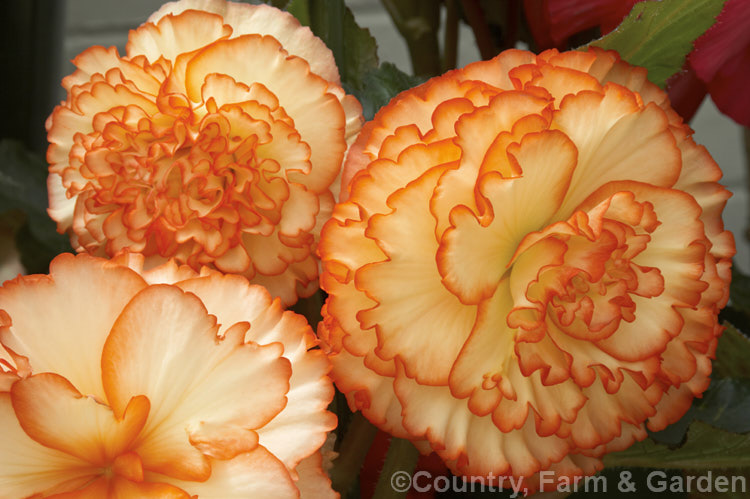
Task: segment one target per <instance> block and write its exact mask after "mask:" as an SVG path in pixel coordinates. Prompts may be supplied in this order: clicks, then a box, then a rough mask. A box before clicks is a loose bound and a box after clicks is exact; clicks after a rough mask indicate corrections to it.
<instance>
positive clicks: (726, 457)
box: [604, 421, 750, 471]
mask: <svg viewBox="0 0 750 499" xmlns="http://www.w3.org/2000/svg"><path fill="white" fill-rule="evenodd" d="M604 465H605V466H637V467H642V468H655V467H658V468H683V469H690V470H702V471H705V470H707V469H709V468H729V467H734V468H747V467H750V435H748V434H744V435H738V434H737V433H733V432H728V431H725V430H720V429H717V428H714V427H712V426H711V425H709V424H707V423H703V422H701V421H695V422H694V423H693V424H691V425H690V429H689V430H688V433H687V439H686V441H685V443H684V444H683V445H682V446H681V447H679V448H677V449H673V448H670V447H669V446H666V445H661V444H657V443H656V442H654V441H653V440H651V439H650V438H649V439H646V440H644V441H643V442H636V443H635V444H633V445H632V446H631V447H629V448H628V449H626V450H624V451H621V452H615V453H612V454H608V455H607V456H605V457H604Z"/></svg>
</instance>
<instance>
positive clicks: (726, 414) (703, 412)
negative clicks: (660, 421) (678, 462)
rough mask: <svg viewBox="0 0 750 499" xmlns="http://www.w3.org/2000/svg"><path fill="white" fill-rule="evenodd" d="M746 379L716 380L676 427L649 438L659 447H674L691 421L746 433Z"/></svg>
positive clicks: (749, 406)
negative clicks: (658, 443) (662, 444)
mask: <svg viewBox="0 0 750 499" xmlns="http://www.w3.org/2000/svg"><path fill="white" fill-rule="evenodd" d="M748 414H750V379H729V378H725V379H718V380H714V381H712V382H711V386H710V387H709V388H708V390H706V392H705V393H704V394H703V398H700V399H695V401H694V402H693V405H692V406H691V407H690V409H689V410H688V411H687V412H686V413H685V415H684V416H683V417H682V418H681V419H680V420H679V421H677V422H676V423H674V424H672V425H670V426H669V427H667V428H666V429H665V430H663V431H659V432H656V433H652V434H651V438H653V439H654V440H656V441H657V442H660V443H665V444H669V445H678V444H679V443H680V442H682V440H683V438H684V436H685V432H686V431H687V429H688V426H690V424H691V423H692V422H693V421H702V422H704V423H708V424H710V425H711V426H713V427H714V428H719V429H722V430H727V431H731V432H734V433H747V432H750V418H748V417H747V415H748Z"/></svg>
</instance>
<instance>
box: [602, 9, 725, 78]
mask: <svg viewBox="0 0 750 499" xmlns="http://www.w3.org/2000/svg"><path fill="white" fill-rule="evenodd" d="M723 6H724V0H661V1H659V2H640V3H637V4H635V6H634V7H633V10H632V11H631V12H630V14H629V15H628V16H627V17H626V18H625V20H624V21H623V22H622V24H620V26H619V27H618V28H617V29H616V30H614V31H613V32H611V33H609V34H608V35H606V36H604V37H602V38H600V39H599V40H596V41H594V42H592V43H591V45H594V46H596V47H601V48H604V49H611V50H616V51H618V52H619V53H620V55H621V56H622V58H623V59H625V60H626V61H628V62H629V63H630V64H635V65H637V66H643V67H645V68H646V69H648V77H649V79H650V80H651V81H652V82H654V83H655V84H657V85H659V86H660V87H662V88H663V87H664V85H665V83H666V81H667V79H668V78H669V77H670V76H672V75H673V74H675V73H676V72H677V71H679V70H680V69H681V68H682V66H683V64H684V62H685V56H687V54H688V53H690V51H691V50H692V49H693V42H694V41H695V39H696V38H698V37H699V36H700V35H702V34H703V32H705V31H706V30H707V29H708V28H710V27H711V25H712V24H713V23H714V20H715V19H716V16H718V15H719V13H720V12H721V9H722V7H723Z"/></svg>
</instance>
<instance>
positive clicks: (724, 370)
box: [712, 322, 750, 378]
mask: <svg viewBox="0 0 750 499" xmlns="http://www.w3.org/2000/svg"><path fill="white" fill-rule="evenodd" d="M724 326H725V327H726V329H725V330H724V334H722V335H721V338H719V345H718V346H717V348H716V359H715V360H714V367H713V374H712V375H713V376H714V377H722V378H750V339H748V338H747V336H745V335H744V334H742V333H741V332H739V331H738V330H737V329H736V328H735V327H734V326H733V325H731V324H728V323H726V322H725V323H724Z"/></svg>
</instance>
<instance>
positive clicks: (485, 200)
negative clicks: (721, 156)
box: [318, 49, 735, 490]
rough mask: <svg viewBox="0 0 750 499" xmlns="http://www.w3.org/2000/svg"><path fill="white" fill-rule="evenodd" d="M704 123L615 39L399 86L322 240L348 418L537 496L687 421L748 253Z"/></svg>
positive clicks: (359, 151)
mask: <svg viewBox="0 0 750 499" xmlns="http://www.w3.org/2000/svg"><path fill="white" fill-rule="evenodd" d="M691 133H692V131H691V130H690V128H689V127H688V126H687V125H685V124H684V123H683V122H682V120H681V118H680V117H679V116H678V115H677V114H676V113H675V112H674V111H673V110H671V109H670V107H669V103H668V101H667V98H666V95H665V94H664V92H662V91H661V90H659V89H658V88H657V87H656V86H654V85H653V84H651V83H649V82H648V81H647V79H646V71H645V69H642V68H635V67H632V66H630V65H628V64H626V63H625V62H623V61H621V60H620V59H619V57H618V56H617V54H616V53H614V52H604V51H601V50H597V49H592V50H590V51H588V52H582V51H581V52H565V53H558V52H557V51H554V50H553V51H547V52H544V53H542V54H541V55H538V56H537V55H534V54H532V53H529V52H525V51H519V50H510V51H507V52H504V53H502V54H501V55H499V56H498V57H496V58H495V59H493V60H491V61H486V62H478V63H474V64H470V65H468V66H467V67H466V68H464V69H461V70H456V71H452V72H450V73H447V74H446V75H443V76H441V77H438V78H435V79H432V80H430V81H428V82H427V83H425V84H423V85H421V86H419V87H416V88H414V89H411V90H409V91H406V92H404V93H402V94H400V95H399V96H397V97H396V98H395V99H394V100H393V101H391V103H390V104H389V105H388V106H386V107H385V108H383V109H382V110H381V111H380V112H379V114H378V115H376V117H375V119H374V120H373V121H372V122H370V123H367V124H366V125H365V126H364V128H363V130H362V133H361V135H360V137H359V138H358V140H357V141H356V142H355V144H354V145H353V146H352V148H351V149H350V152H349V154H348V156H347V160H346V164H345V168H344V173H343V177H342V185H344V186H345V187H344V189H342V194H341V195H342V198H344V200H345V202H342V203H341V204H339V205H337V206H336V208H335V209H334V214H333V218H332V220H331V221H329V222H328V223H327V224H326V225H325V226H324V228H323V231H322V234H321V243H320V247H319V251H320V254H321V258H322V262H323V269H324V272H323V274H322V275H321V287H322V288H323V289H324V290H325V291H327V292H328V293H329V294H330V296H329V298H328V301H327V303H326V305H325V310H324V322H323V323H322V325H321V326H319V330H318V332H319V335H320V336H321V338H322V339H323V341H324V342H325V343H327V347H328V348H329V350H330V358H331V359H332V361H333V365H334V367H333V371H332V373H333V374H332V376H333V378H334V381H335V382H336V384H337V386H338V387H339V388H340V389H341V390H342V391H343V392H344V393H346V395H347V399H348V401H349V404H350V406H351V407H352V409H358V410H360V411H362V412H363V414H364V415H365V416H366V417H367V418H369V419H370V421H372V422H373V423H375V424H376V425H377V426H379V427H380V428H382V429H384V430H386V431H389V432H391V433H392V434H394V435H396V436H398V437H402V438H408V439H411V440H413V441H414V442H415V443H416V444H417V445H418V447H419V448H420V450H422V451H423V452H429V451H435V452H436V453H437V454H438V455H440V456H441V457H442V459H443V460H444V461H445V462H446V463H447V464H448V466H449V467H450V468H451V470H452V471H453V472H454V473H456V474H460V475H464V476H484V477H488V476H490V474H493V475H494V476H495V477H498V476H511V477H515V478H519V477H525V478H526V485H527V486H528V487H529V490H533V489H534V488H535V487H536V486H537V485H538V481H537V479H538V476H539V475H538V472H540V471H543V470H549V471H552V472H554V473H555V476H556V478H558V479H559V478H560V477H562V476H566V477H570V476H581V475H589V474H592V473H594V472H596V471H597V470H599V469H601V467H602V464H601V460H600V457H601V456H602V455H603V454H605V453H607V452H611V451H616V450H619V449H623V448H626V447H628V446H629V445H631V444H632V443H633V442H634V441H635V440H641V439H643V438H645V436H646V427H648V428H649V429H651V430H653V431H656V430H660V429H662V428H664V427H665V426H666V425H668V424H670V423H671V422H674V421H676V420H677V419H679V418H680V417H681V416H682V415H683V414H684V413H685V411H686V410H687V408H688V407H689V406H690V404H691V402H692V400H693V398H694V397H696V396H700V395H701V393H702V392H703V391H704V390H705V389H706V388H707V386H708V384H709V374H710V372H711V359H712V357H713V355H714V352H715V348H716V343H717V338H718V336H719V335H720V334H721V331H722V328H721V327H720V326H719V325H718V323H717V313H718V311H719V309H720V308H721V307H722V306H724V305H725V304H726V302H727V299H728V283H729V280H730V259H731V257H732V255H733V254H734V251H735V250H734V240H733V238H732V236H731V234H730V233H729V232H727V231H725V230H724V227H723V223H722V220H721V212H722V209H723V207H724V205H725V203H726V200H727V199H728V197H729V195H730V194H729V193H728V192H727V190H726V189H724V188H723V187H722V186H720V185H719V184H718V183H717V181H718V180H719V179H720V177H721V171H720V170H719V168H718V166H717V165H716V163H715V162H714V161H713V160H712V158H711V157H710V156H709V154H708V153H707V151H706V150H705V148H703V147H701V146H698V145H696V144H695V143H694V141H693V139H692V138H691ZM505 483H506V485H507V484H508V482H507V481H506V482H505Z"/></svg>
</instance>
